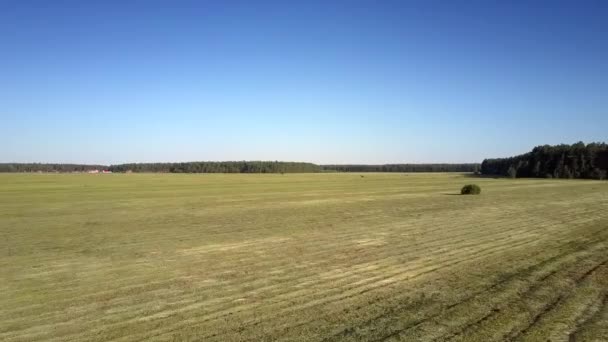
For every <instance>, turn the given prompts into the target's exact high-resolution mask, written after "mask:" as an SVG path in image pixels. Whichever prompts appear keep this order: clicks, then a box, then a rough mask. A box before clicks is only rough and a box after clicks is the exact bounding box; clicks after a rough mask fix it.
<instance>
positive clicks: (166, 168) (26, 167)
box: [0, 161, 479, 173]
mask: <svg viewBox="0 0 608 342" xmlns="http://www.w3.org/2000/svg"><path fill="white" fill-rule="evenodd" d="M90 170H109V171H112V172H160V173H296V172H298V173H299V172H302V173H305V172H474V171H477V170H479V164H387V165H316V164H312V163H296V162H278V161H229V162H188V163H133V164H120V165H111V166H105V165H80V164H38V163H31V164H19V163H7V164H0V172H86V171H90Z"/></svg>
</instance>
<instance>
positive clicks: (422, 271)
mask: <svg viewBox="0 0 608 342" xmlns="http://www.w3.org/2000/svg"><path fill="white" fill-rule="evenodd" d="M526 244H527V243H523V244H519V245H518V244H515V245H511V246H512V248H515V249H518V248H523V247H524V246H525V245H526ZM492 248H493V247H490V248H488V250H490V249H492ZM501 250H503V249H501ZM501 250H498V251H497V253H499V252H500V251H501ZM491 254H494V253H490V254H488V255H491ZM475 259H476V258H468V259H463V260H457V261H454V262H451V263H447V264H440V265H439V266H428V267H427V268H426V269H424V268H418V269H417V271H419V272H418V273H417V274H414V275H412V276H411V277H408V278H401V277H399V276H393V277H391V278H389V279H386V280H384V281H380V283H381V285H379V286H375V287H372V288H367V289H364V290H360V289H356V290H357V291H354V295H350V294H349V295H347V296H344V297H340V298H339V299H340V300H343V299H349V298H351V297H354V296H355V295H359V294H363V293H366V292H369V291H372V290H378V289H380V288H383V287H385V286H390V285H391V284H394V283H397V282H398V281H400V280H407V281H410V280H413V279H415V278H417V277H419V276H422V275H425V274H428V273H430V272H434V271H437V270H440V269H444V268H446V267H450V266H454V265H458V264H461V263H464V262H467V261H472V260H475ZM347 292H349V293H350V292H353V291H348V290H347ZM331 302H334V301H331ZM325 304H326V303H325ZM305 306H306V305H305ZM298 308H300V307H298ZM326 315H327V316H329V315H331V313H327V314H326ZM324 317H325V315H322V316H315V318H314V319H312V320H305V321H302V322H297V320H295V321H294V320H293V319H292V320H290V323H292V325H291V326H287V327H285V329H292V328H294V327H297V326H300V325H304V324H309V323H311V322H313V321H315V320H323V318H324ZM295 322H297V323H296V324H295V325H293V323H295ZM275 335H276V334H275ZM281 335H283V334H279V336H281Z"/></svg>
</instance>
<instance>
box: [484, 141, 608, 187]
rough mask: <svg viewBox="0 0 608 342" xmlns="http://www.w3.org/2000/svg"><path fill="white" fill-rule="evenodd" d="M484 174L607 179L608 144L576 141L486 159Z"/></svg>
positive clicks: (513, 176)
mask: <svg viewBox="0 0 608 342" xmlns="http://www.w3.org/2000/svg"><path fill="white" fill-rule="evenodd" d="M481 173H482V174H484V175H499V176H507V177H512V178H515V177H541V178H588V179H606V175H607V173H608V144H606V143H590V144H587V145H585V144H584V143H583V142H578V143H576V144H573V145H567V144H561V145H556V146H550V145H544V146H537V147H535V148H534V149H533V150H532V151H531V152H528V153H525V154H522V155H518V156H514V157H510V158H495V159H485V160H484V161H483V162H482V163H481Z"/></svg>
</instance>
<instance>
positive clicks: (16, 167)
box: [0, 163, 108, 172]
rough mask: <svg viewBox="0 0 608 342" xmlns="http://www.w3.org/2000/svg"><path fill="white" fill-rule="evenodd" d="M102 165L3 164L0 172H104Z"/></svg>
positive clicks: (104, 167)
mask: <svg viewBox="0 0 608 342" xmlns="http://www.w3.org/2000/svg"><path fill="white" fill-rule="evenodd" d="M107 168H108V167H107V166H104V165H84V164H41V163H4V164H0V172H86V171H89V170H106V169H107Z"/></svg>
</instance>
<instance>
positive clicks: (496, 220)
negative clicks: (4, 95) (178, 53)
mask: <svg viewBox="0 0 608 342" xmlns="http://www.w3.org/2000/svg"><path fill="white" fill-rule="evenodd" d="M355 176H356V177H355ZM4 177H6V176H4ZM13 177H18V180H19V177H25V178H24V180H23V181H22V182H23V183H26V184H27V185H28V186H31V185H29V184H30V183H32V182H33V183H35V181H36V180H37V179H43V180H44V181H49V180H51V181H50V182H49V183H48V184H49V185H51V187H50V189H52V191H51V190H49V191H48V192H47V191H38V188H36V187H33V190H34V191H29V192H28V191H25V190H23V191H19V186H15V185H8V184H7V185H6V186H5V184H4V183H2V188H0V190H2V191H3V192H2V193H1V194H0V195H1V196H2V198H1V200H2V202H3V203H2V204H8V205H7V206H3V208H4V209H3V211H2V212H1V213H0V214H1V215H2V216H0V217H2V219H3V220H2V222H3V225H2V227H1V228H2V233H3V236H4V237H5V239H4V241H5V246H1V247H2V250H3V251H4V250H6V251H7V255H6V257H5V258H3V259H4V260H3V262H2V265H1V266H2V269H3V270H4V272H6V277H3V279H4V280H3V281H2V282H1V283H0V289H2V292H3V295H2V297H1V301H0V304H2V306H3V307H4V308H5V309H4V310H3V311H2V312H1V313H0V322H2V323H1V324H0V339H3V340H8V341H25V340H51V341H66V340H104V341H107V340H114V341H136V340H139V341H145V340H182V339H202V340H218V341H232V340H234V341H237V340H238V341H242V340H250V341H256V340H264V339H267V340H298V339H300V340H325V341H334V340H335V341H337V340H377V341H388V340H399V339H403V340H411V339H425V340H432V339H435V340H479V341H487V340H504V339H513V340H526V339H528V340H534V338H537V337H538V336H546V335H547V334H550V333H552V332H556V334H558V335H559V336H558V339H559V338H560V337H563V336H566V337H568V336H570V335H571V336H591V337H594V336H603V335H601V334H602V331H603V330H602V329H603V328H604V327H605V320H604V319H603V318H602V317H604V316H602V315H603V314H604V312H605V311H606V308H605V304H606V303H605V296H606V290H605V289H606V286H605V285H606V279H607V277H608V273H607V270H606V261H607V260H606V258H607V256H608V253H607V248H608V229H607V226H608V213H607V212H606V210H605V208H606V204H608V198H607V195H606V193H607V191H606V190H608V188H607V187H606V184H605V183H601V182H589V181H571V182H564V181H559V180H555V181H546V180H517V181H509V180H492V179H481V180H479V183H480V185H481V186H482V189H483V191H484V192H483V193H482V196H480V197H478V198H465V197H462V196H449V195H447V194H448V193H453V192H456V191H458V188H459V186H460V185H461V184H463V182H466V181H468V180H467V179H466V177H464V176H454V175H408V176H404V175H399V174H393V175H387V174H368V175H366V177H365V178H360V177H359V176H358V175H286V176H279V175H232V176H230V175H228V176H225V175H203V176H201V175H113V176H111V177H107V178H99V177H97V178H93V177H88V178H87V177H80V176H72V177H76V179H74V178H70V177H69V176H68V175H56V176H45V177H48V178H45V177H40V176H39V175H29V176H23V175H13ZM27 177H40V178H32V179H33V180H32V179H28V178H27ZM53 177H55V178H53ZM26 180H27V181H29V182H26ZM159 180H162V181H163V183H161V184H159V183H158V181H159ZM476 181H477V180H476ZM78 182H81V183H84V185H85V186H82V187H76V186H73V184H74V183H76V184H79V183H78ZM17 183H19V182H17ZM45 184H47V183H45ZM45 184H39V187H40V188H44V186H45ZM218 184H220V185H218ZM87 185H88V186H87ZM142 185H147V186H142ZM221 185H224V187H222V186H221ZM224 188H225V189H228V190H222V189H224ZM108 189H115V190H116V191H109V190H108ZM139 189H141V191H139ZM4 190H6V192H4ZM55 192H59V195H57V196H56V197H53V194H54V193H55ZM67 194H70V195H75V196H76V197H77V199H78V201H75V200H74V199H73V198H71V196H68V195H67ZM93 194H94V195H96V196H92V195H93ZM120 194H123V196H122V197H121V196H120ZM124 194H130V195H129V196H126V195H124ZM269 194H270V195H269ZM383 194H384V195H383ZM9 195H10V196H12V197H17V200H16V201H15V200H14V201H11V200H10V199H9ZM49 197H50V198H51V199H53V201H50V202H48V203H47V202H45V201H44V199H46V200H48V199H49ZM20 200H21V202H20ZM28 201H29V202H32V201H34V202H35V205H33V204H32V203H28ZM70 204H71V205H70ZM159 208H165V209H164V210H161V209H159ZM15 212H18V213H20V214H19V215H15ZM49 214H52V215H49ZM102 227H103V228H102ZM41 232H45V233H49V234H48V235H49V236H38V235H36V234H40V235H45V234H41ZM8 250H10V251H11V252H10V255H8V254H9V252H8ZM604 315H605V314H604Z"/></svg>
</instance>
